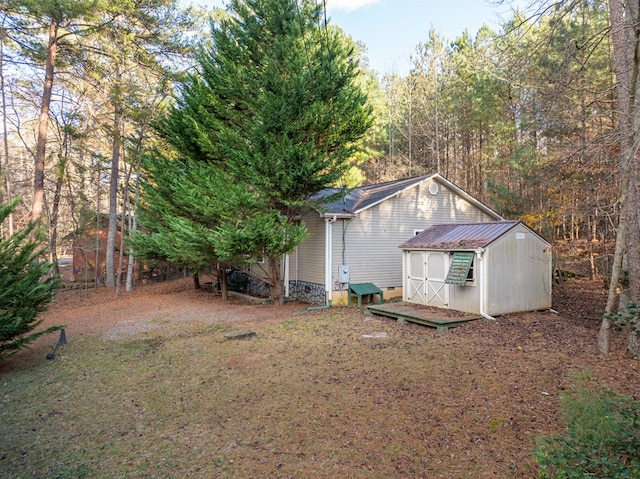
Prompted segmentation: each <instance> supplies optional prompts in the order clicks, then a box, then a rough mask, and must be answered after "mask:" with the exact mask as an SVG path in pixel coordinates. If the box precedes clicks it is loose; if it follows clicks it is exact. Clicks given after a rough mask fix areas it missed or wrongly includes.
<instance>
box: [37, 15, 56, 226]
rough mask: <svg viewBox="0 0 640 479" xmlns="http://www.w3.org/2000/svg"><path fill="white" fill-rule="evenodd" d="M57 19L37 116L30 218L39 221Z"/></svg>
mask: <svg viewBox="0 0 640 479" xmlns="http://www.w3.org/2000/svg"><path fill="white" fill-rule="evenodd" d="M58 26H59V23H58V19H57V18H56V17H55V15H52V16H51V22H50V23H49V43H48V47H47V60H46V63H45V74H44V87H43V90H42V100H41V102H40V117H39V118H38V139H37V143H36V156H35V164H34V170H33V203H32V206H31V219H32V220H34V221H39V220H40V218H41V216H42V211H43V209H44V165H45V158H46V155H47V130H48V128H49V107H50V105H51V94H52V92H53V75H54V67H55V63H56V54H57V50H58Z"/></svg>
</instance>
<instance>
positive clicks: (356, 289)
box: [348, 283, 384, 306]
mask: <svg viewBox="0 0 640 479" xmlns="http://www.w3.org/2000/svg"><path fill="white" fill-rule="evenodd" d="M376 294H377V295H378V296H380V300H379V301H378V304H382V303H384V297H383V294H382V290H381V289H380V288H378V287H377V286H376V285H375V284H373V283H357V284H349V300H348V301H349V304H351V298H352V297H353V298H356V297H357V298H358V306H362V297H363V296H369V297H370V298H371V299H370V302H371V304H373V302H374V299H375V295H376Z"/></svg>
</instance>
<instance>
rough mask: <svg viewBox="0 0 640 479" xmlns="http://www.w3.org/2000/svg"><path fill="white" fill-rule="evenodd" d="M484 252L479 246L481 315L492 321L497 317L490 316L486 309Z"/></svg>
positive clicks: (477, 252)
mask: <svg viewBox="0 0 640 479" xmlns="http://www.w3.org/2000/svg"><path fill="white" fill-rule="evenodd" d="M483 253H484V249H482V248H479V249H477V250H476V258H478V266H479V268H478V269H479V271H478V281H480V316H482V317H483V318H485V319H490V320H491V321H495V320H496V318H494V317H493V316H489V315H488V314H487V313H486V312H485V310H484V305H485V294H486V293H485V291H486V288H485V284H484V282H485V274H484V257H483V256H482V254H483Z"/></svg>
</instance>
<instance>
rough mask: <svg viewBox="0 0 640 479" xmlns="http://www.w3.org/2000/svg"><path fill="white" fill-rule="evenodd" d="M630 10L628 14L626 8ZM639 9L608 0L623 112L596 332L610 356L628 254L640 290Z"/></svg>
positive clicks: (633, 286) (632, 281) (633, 283)
mask: <svg viewBox="0 0 640 479" xmlns="http://www.w3.org/2000/svg"><path fill="white" fill-rule="evenodd" d="M625 9H626V10H625ZM638 14H639V8H638V3H637V2H626V3H623V1H622V0H610V1H609V18H610V23H611V32H612V44H613V55H614V67H615V73H616V81H617V94H618V112H619V134H620V139H619V144H620V160H619V172H620V184H621V189H620V198H619V200H620V204H621V209H620V219H619V222H618V229H617V232H616V246H615V253H614V261H613V267H612V271H611V281H610V283H609V295H608V299H607V305H606V309H605V317H604V318H603V320H602V324H601V326H600V331H599V333H598V352H599V353H600V354H608V353H609V332H610V329H611V324H610V321H609V319H607V317H606V314H610V313H613V312H614V311H615V309H616V307H617V305H618V303H619V301H618V299H619V288H620V287H621V283H620V279H621V277H622V268H623V257H624V255H625V254H626V255H627V258H626V261H624V263H625V264H629V265H630V266H629V271H628V273H629V291H625V292H624V293H625V294H627V295H629V299H630V300H637V299H638V298H637V296H638V293H639V292H640V270H638V267H639V265H637V264H636V263H637V261H638V258H639V257H640V236H639V233H638V231H637V229H638V228H637V226H638V216H637V215H638V212H637V193H636V191H635V188H636V181H635V177H634V176H635V173H637V164H636V163H637V159H636V153H637V151H638V146H639V139H640V136H639V135H638V127H639V124H638V118H636V117H637V113H638V98H637V85H638V68H639V66H640V65H639V62H640V57H639V54H640V51H639V49H640V31H639V30H638V29H637V28H636V25H638V23H637V22H638ZM632 339H633V338H630V342H629V349H630V352H631V354H633V355H634V356H635V355H637V354H638V351H637V350H636V351H635V352H634V351H631V349H632V348H633V347H634V346H635V347H636V349H637V342H636V343H634V342H633V341H632Z"/></svg>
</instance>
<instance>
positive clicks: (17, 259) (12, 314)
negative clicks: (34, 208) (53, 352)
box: [0, 200, 62, 360]
mask: <svg viewBox="0 0 640 479" xmlns="http://www.w3.org/2000/svg"><path fill="white" fill-rule="evenodd" d="M17 203H18V200H14V201H12V202H11V203H7V204H2V205H0V223H2V222H3V221H4V220H5V218H6V217H7V216H8V215H9V213H11V211H13V209H14V208H15V207H16V205H17ZM36 232H37V225H36V223H30V224H29V225H28V226H27V227H26V228H25V229H23V230H21V231H19V232H17V233H16V234H14V235H13V236H10V237H8V238H1V239H0V360H1V359H3V358H5V357H7V356H9V355H11V354H13V353H15V352H16V351H18V350H19V349H20V348H21V347H23V346H25V345H26V344H28V343H30V342H32V341H34V340H35V339H37V338H39V337H40V336H42V335H44V334H47V333H51V332H53V331H57V330H59V329H62V326H52V327H50V328H48V329H46V330H44V331H38V332H35V333H34V332H33V331H34V329H35V328H37V327H38V326H39V325H40V323H42V319H38V318H37V316H38V313H40V312H42V311H44V310H45V309H46V308H47V305H48V304H49V303H50V302H51V300H52V299H53V294H54V292H55V289H56V287H57V286H58V284H59V278H58V277H52V276H48V275H49V273H50V272H51V268H52V267H53V265H52V264H51V263H49V262H48V261H42V260H40V257H41V256H42V253H43V252H44V248H42V246H41V241H39V239H41V238H40V235H38V234H36Z"/></svg>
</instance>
